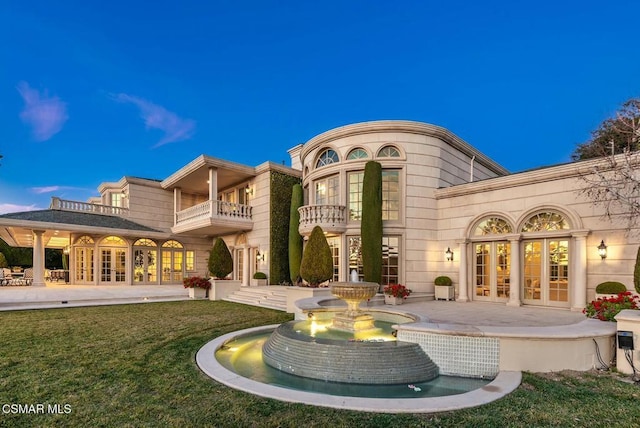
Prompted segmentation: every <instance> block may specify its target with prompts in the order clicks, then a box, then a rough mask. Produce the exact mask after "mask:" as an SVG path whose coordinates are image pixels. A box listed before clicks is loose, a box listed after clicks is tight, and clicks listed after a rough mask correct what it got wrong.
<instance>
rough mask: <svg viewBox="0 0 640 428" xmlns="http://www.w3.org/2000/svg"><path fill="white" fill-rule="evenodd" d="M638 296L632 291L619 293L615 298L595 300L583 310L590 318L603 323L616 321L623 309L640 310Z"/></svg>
mask: <svg viewBox="0 0 640 428" xmlns="http://www.w3.org/2000/svg"><path fill="white" fill-rule="evenodd" d="M638 300H639V298H638V296H636V295H633V294H632V293H631V292H630V291H625V292H623V293H618V295H617V296H615V297H605V298H602V299H597V300H593V301H592V302H591V303H589V304H588V305H587V307H586V308H584V309H583V310H582V313H583V314H585V315H586V316H587V317H589V318H597V319H599V320H601V321H615V316H616V315H618V313H619V312H620V311H621V310H623V309H640V308H639V307H638V303H639V302H638Z"/></svg>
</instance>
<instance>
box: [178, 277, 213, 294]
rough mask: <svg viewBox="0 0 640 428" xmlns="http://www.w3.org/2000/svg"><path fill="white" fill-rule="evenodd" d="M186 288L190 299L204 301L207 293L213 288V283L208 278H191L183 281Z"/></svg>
mask: <svg viewBox="0 0 640 428" xmlns="http://www.w3.org/2000/svg"><path fill="white" fill-rule="evenodd" d="M182 284H183V285H184V288H188V289H189V297H190V298H192V299H204V298H206V297H207V291H208V290H209V289H210V288H211V283H210V282H209V280H208V279H207V278H203V277H201V276H190V277H187V278H184V279H183V280H182Z"/></svg>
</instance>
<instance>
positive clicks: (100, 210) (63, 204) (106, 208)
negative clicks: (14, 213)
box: [49, 196, 129, 217]
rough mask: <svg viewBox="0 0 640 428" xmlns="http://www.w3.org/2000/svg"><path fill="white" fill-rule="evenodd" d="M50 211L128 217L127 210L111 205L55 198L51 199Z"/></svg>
mask: <svg viewBox="0 0 640 428" xmlns="http://www.w3.org/2000/svg"><path fill="white" fill-rule="evenodd" d="M49 209H50V210H59V211H73V212H81V213H91V214H102V215H110V216H118V217H126V216H128V215H129V209H127V208H122V207H114V206H111V205H100V204H91V203H89V202H80V201H69V200H66V199H60V198H57V197H55V196H54V197H52V198H51V204H50V205H49Z"/></svg>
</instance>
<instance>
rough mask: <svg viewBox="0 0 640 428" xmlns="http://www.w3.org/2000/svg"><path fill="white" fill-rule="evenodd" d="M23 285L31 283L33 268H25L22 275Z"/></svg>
mask: <svg viewBox="0 0 640 428" xmlns="http://www.w3.org/2000/svg"><path fill="white" fill-rule="evenodd" d="M22 282H23V283H24V285H31V284H33V268H27V269H25V270H24V276H23V277H22Z"/></svg>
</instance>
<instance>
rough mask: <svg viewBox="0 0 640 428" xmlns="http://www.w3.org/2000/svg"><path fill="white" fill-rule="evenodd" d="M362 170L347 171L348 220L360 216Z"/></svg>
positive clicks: (356, 218) (358, 218)
mask: <svg viewBox="0 0 640 428" xmlns="http://www.w3.org/2000/svg"><path fill="white" fill-rule="evenodd" d="M363 179H364V172H362V171H357V172H350V173H349V220H360V219H361V218H362V180H363Z"/></svg>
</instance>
